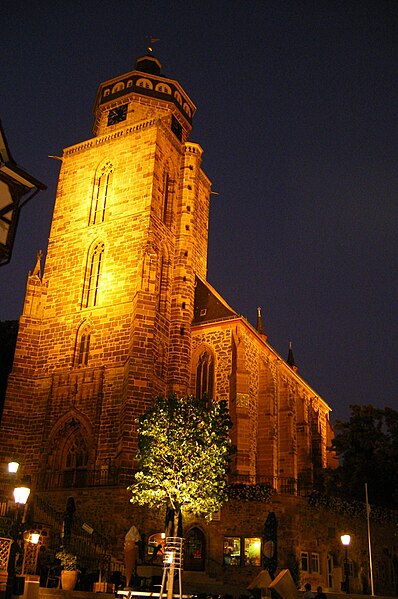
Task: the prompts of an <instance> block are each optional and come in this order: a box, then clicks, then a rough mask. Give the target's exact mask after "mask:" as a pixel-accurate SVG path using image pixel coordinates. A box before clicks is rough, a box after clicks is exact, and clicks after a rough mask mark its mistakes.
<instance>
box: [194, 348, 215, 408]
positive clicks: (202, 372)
mask: <svg viewBox="0 0 398 599" xmlns="http://www.w3.org/2000/svg"><path fill="white" fill-rule="evenodd" d="M213 385H214V360H213V356H212V355H211V354H210V353H209V352H208V351H206V350H205V351H204V352H203V353H202V354H201V355H200V356H199V360H198V364H197V367H196V397H198V398H200V399H205V398H208V399H212V398H213Z"/></svg>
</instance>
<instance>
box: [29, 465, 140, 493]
mask: <svg viewBox="0 0 398 599" xmlns="http://www.w3.org/2000/svg"><path fill="white" fill-rule="evenodd" d="M134 473H135V470H133V469H131V468H114V469H106V470H105V469H100V470H84V469H79V470H63V471H47V472H42V473H40V474H39V476H38V480H37V489H38V490H40V491H45V490H49V489H73V488H82V487H128V485H131V484H132V483H133V482H134Z"/></svg>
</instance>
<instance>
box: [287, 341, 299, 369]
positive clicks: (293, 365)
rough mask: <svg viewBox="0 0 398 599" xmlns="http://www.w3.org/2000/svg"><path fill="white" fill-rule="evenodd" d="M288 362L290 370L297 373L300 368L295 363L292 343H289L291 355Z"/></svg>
mask: <svg viewBox="0 0 398 599" xmlns="http://www.w3.org/2000/svg"><path fill="white" fill-rule="evenodd" d="M286 362H287V363H288V364H289V366H290V368H291V369H292V370H293V371H294V372H297V371H298V367H297V366H296V364H295V362H294V356H293V348H292V342H291V341H289V353H288V355H287V360H286Z"/></svg>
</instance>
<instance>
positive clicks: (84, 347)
mask: <svg viewBox="0 0 398 599" xmlns="http://www.w3.org/2000/svg"><path fill="white" fill-rule="evenodd" d="M90 339H91V335H90V333H89V332H87V331H85V332H84V333H83V335H82V336H81V337H80V341H79V346H78V351H77V356H76V364H77V366H87V364H88V358H89V355H90Z"/></svg>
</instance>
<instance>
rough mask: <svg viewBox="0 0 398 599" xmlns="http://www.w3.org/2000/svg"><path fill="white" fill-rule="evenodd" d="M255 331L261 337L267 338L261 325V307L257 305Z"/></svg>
mask: <svg viewBox="0 0 398 599" xmlns="http://www.w3.org/2000/svg"><path fill="white" fill-rule="evenodd" d="M256 331H257V333H258V334H259V335H261V336H262V337H264V338H265V340H267V335H266V334H265V332H264V327H263V318H262V316H261V308H260V307H258V308H257V324H256Z"/></svg>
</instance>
